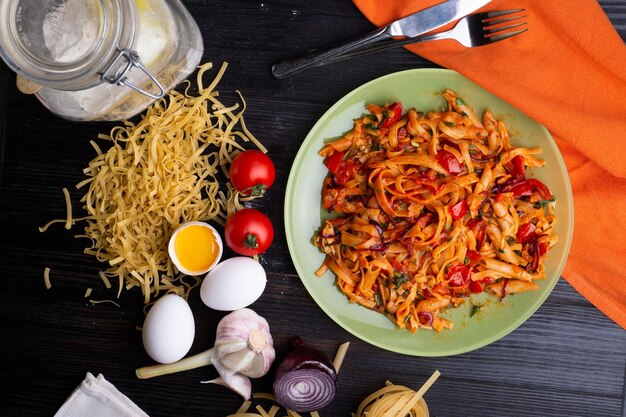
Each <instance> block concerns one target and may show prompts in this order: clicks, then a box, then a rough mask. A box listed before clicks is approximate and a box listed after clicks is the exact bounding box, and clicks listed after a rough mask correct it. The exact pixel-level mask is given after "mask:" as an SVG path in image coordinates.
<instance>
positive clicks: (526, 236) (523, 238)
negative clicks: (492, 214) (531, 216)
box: [515, 222, 537, 243]
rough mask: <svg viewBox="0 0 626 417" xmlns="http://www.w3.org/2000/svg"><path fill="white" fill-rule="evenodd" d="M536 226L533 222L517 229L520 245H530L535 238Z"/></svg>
mask: <svg viewBox="0 0 626 417" xmlns="http://www.w3.org/2000/svg"><path fill="white" fill-rule="evenodd" d="M536 228H537V226H535V225H534V224H533V223H532V222H528V223H524V224H523V225H521V226H520V227H519V229H517V234H516V236H515V237H516V240H517V241H518V242H519V243H529V242H530V241H531V240H533V239H534V238H535V229H536Z"/></svg>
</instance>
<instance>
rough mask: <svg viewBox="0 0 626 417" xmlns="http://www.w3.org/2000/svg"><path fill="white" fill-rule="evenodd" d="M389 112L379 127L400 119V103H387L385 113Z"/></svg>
mask: <svg viewBox="0 0 626 417" xmlns="http://www.w3.org/2000/svg"><path fill="white" fill-rule="evenodd" d="M389 112H391V114H390V115H388V116H387V117H386V118H385V119H384V120H383V123H382V124H381V125H380V127H381V128H386V127H391V126H392V125H393V124H394V123H395V122H397V121H398V120H400V116H402V103H398V102H396V103H393V104H391V105H389V107H388V108H387V113H389Z"/></svg>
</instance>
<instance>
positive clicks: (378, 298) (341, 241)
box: [313, 90, 558, 332]
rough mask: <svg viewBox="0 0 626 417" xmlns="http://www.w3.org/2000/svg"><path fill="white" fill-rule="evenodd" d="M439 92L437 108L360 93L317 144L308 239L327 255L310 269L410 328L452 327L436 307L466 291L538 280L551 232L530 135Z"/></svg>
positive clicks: (548, 196)
mask: <svg viewBox="0 0 626 417" xmlns="http://www.w3.org/2000/svg"><path fill="white" fill-rule="evenodd" d="M442 96H443V98H444V99H445V103H446V104H445V108H443V109H442V110H439V111H434V110H430V109H414V108H409V109H403V105H402V103H401V102H394V103H391V104H384V105H382V104H368V105H367V114H365V115H363V116H362V117H359V118H357V119H355V120H354V124H353V127H352V128H351V129H350V130H349V131H348V132H347V133H345V134H344V135H343V136H341V137H340V138H338V139H335V140H332V141H331V142H327V143H326V144H325V146H324V147H323V148H322V149H321V151H320V152H319V155H320V156H321V157H322V158H324V159H323V162H324V165H325V166H326V167H327V169H328V174H327V176H326V177H325V178H324V180H323V185H322V204H323V207H324V209H325V210H327V211H328V212H329V213H332V214H334V215H335V216H334V217H333V218H331V219H326V220H323V222H322V224H321V225H320V228H319V230H318V231H317V233H316V234H315V237H314V240H313V243H314V245H315V246H317V247H318V249H319V250H320V251H321V252H323V253H324V254H325V255H326V256H325V259H324V262H323V264H322V265H321V266H320V268H319V269H318V270H317V272H316V274H317V275H318V276H321V275H323V274H325V273H326V272H327V271H328V270H330V271H332V273H334V275H335V276H336V281H335V283H336V285H337V287H338V288H339V289H340V290H341V292H342V293H343V294H345V296H346V297H347V298H348V300H349V301H350V302H352V303H358V304H360V305H362V306H364V307H367V308H369V309H371V310H374V311H377V312H380V313H382V314H384V315H386V316H387V317H389V318H390V319H391V320H392V321H393V322H394V323H395V325H396V326H397V327H399V328H401V329H405V328H406V329H408V330H409V331H410V332H416V331H417V330H418V329H420V328H421V329H434V330H436V331H438V332H439V331H442V330H444V329H451V328H452V327H453V325H454V323H453V322H452V321H451V320H448V319H446V318H444V317H442V315H441V314H442V313H443V312H444V311H445V310H446V309H449V308H454V307H458V306H459V305H461V304H463V303H465V302H466V300H468V297H469V296H470V295H471V294H479V293H483V292H487V293H490V294H492V295H493V296H494V297H496V298H497V299H500V300H501V299H504V298H505V297H507V295H509V294H512V293H517V292H524V291H530V290H536V289H538V286H537V284H536V281H538V280H541V279H544V278H545V277H546V274H545V267H544V260H545V258H546V257H547V256H548V254H549V251H550V248H551V247H553V246H554V245H555V244H556V242H557V240H558V238H557V234H556V233H555V230H554V229H555V224H556V215H555V200H556V199H555V196H554V195H553V194H552V192H551V190H550V189H549V188H548V187H547V186H546V185H545V184H544V183H543V182H541V181H540V180H538V179H536V178H533V170H534V169H535V168H539V167H543V166H544V165H545V162H544V160H543V159H541V147H522V146H515V145H514V144H513V143H512V141H511V139H510V137H509V132H508V129H507V126H506V125H505V123H504V122H503V121H501V120H498V119H497V118H496V117H495V116H494V114H493V113H492V112H491V111H490V110H487V111H485V112H484V114H483V115H482V116H481V115H479V114H476V112H475V111H474V110H473V108H472V107H471V106H470V104H468V103H466V102H465V101H464V100H463V99H462V98H461V97H460V96H459V95H458V94H457V93H455V92H453V91H451V90H446V91H444V92H443V93H442ZM405 110H406V111H405Z"/></svg>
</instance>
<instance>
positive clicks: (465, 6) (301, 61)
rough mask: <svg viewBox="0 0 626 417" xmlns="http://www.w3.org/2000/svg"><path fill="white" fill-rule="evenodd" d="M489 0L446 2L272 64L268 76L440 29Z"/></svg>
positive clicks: (291, 71)
mask: <svg viewBox="0 0 626 417" xmlns="http://www.w3.org/2000/svg"><path fill="white" fill-rule="evenodd" d="M490 1H491V0H448V1H445V2H443V3H439V4H436V5H435V6H432V7H429V8H428V9H424V10H420V11H419V12H416V13H413V14H410V15H408V16H406V17H403V18H402V19H399V20H396V21H395V22H393V23H390V24H388V25H387V26H384V27H381V28H378V29H376V30H375V31H373V32H370V33H368V34H367V35H364V36H360V37H358V38H356V39H352V40H350V41H348V42H345V43H342V44H340V45H337V46H335V47H333V48H330V49H327V50H324V51H314V52H311V53H308V54H306V55H304V56H302V57H300V58H296V59H288V60H285V61H281V62H278V63H276V64H274V65H272V74H274V77H276V78H285V77H287V76H289V75H291V74H294V73H296V72H298V71H302V70H303V69H305V68H308V67H310V66H313V65H315V64H316V63H317V62H319V61H321V60H323V59H326V58H329V57H332V56H335V55H339V54H343V53H346V52H350V51H352V50H354V49H360V48H362V47H363V46H365V45H369V44H371V43H374V42H379V41H382V40H385V39H389V38H391V37H393V36H406V37H408V38H412V37H415V36H418V35H421V34H422V33H426V32H430V31H431V30H434V29H437V28H440V27H442V26H444V25H446V24H448V23H450V22H453V21H455V20H458V19H460V18H462V17H464V16H467V15H468V14H470V13H472V12H474V11H476V10H478V9H480V8H481V7H483V6H484V5H486V4H487V3H489V2H490Z"/></svg>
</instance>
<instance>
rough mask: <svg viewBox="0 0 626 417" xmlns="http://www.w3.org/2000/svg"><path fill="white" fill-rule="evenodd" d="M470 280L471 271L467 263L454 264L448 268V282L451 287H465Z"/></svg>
mask: <svg viewBox="0 0 626 417" xmlns="http://www.w3.org/2000/svg"><path fill="white" fill-rule="evenodd" d="M469 280H470V271H469V269H467V267H466V266H465V265H452V266H450V267H449V268H448V283H449V284H450V286H451V287H463V286H465V285H466V284H467V282H468V281H469Z"/></svg>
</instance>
